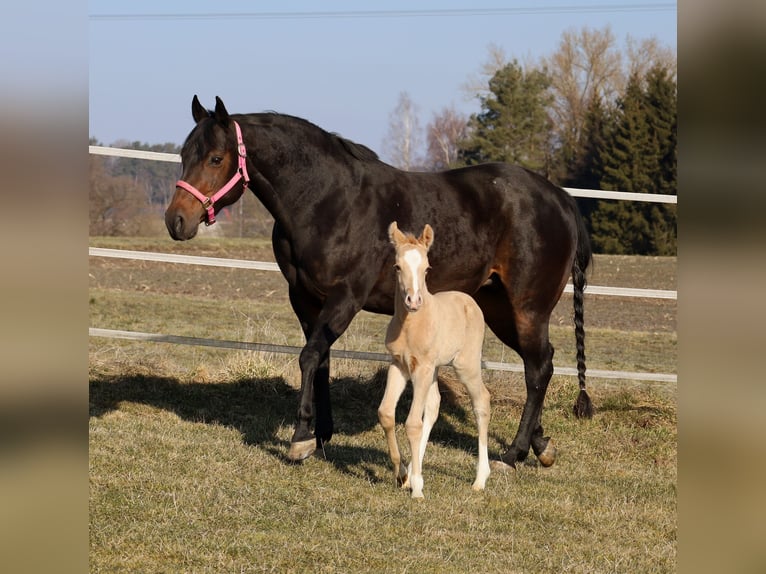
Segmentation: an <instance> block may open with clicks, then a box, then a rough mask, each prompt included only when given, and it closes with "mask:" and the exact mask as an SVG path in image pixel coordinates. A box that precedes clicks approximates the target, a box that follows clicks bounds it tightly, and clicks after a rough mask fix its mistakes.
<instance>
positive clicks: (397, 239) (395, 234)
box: [388, 221, 404, 245]
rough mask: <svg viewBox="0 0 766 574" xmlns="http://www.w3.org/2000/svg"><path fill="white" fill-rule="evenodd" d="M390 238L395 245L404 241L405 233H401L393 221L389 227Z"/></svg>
mask: <svg viewBox="0 0 766 574" xmlns="http://www.w3.org/2000/svg"><path fill="white" fill-rule="evenodd" d="M388 238H389V239H390V240H391V243H393V244H394V245H396V244H397V243H401V242H402V241H404V233H402V232H401V231H399V226H398V225H397V224H396V221H392V222H391V225H389V226H388Z"/></svg>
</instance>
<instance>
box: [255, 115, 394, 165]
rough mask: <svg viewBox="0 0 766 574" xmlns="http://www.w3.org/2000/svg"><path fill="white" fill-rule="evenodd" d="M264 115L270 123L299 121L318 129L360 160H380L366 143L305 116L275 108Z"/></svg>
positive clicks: (309, 127) (300, 123)
mask: <svg viewBox="0 0 766 574" xmlns="http://www.w3.org/2000/svg"><path fill="white" fill-rule="evenodd" d="M263 115H264V116H265V117H266V118H268V119H269V123H274V120H276V121H280V120H281V121H285V122H291V123H297V124H299V125H302V126H303V127H304V128H308V129H309V130H312V131H316V132H318V133H320V134H322V136H323V137H325V138H327V139H328V140H329V141H330V142H332V143H335V144H337V145H338V146H339V147H340V148H341V149H343V150H344V151H345V152H346V153H348V154H349V155H351V157H353V158H355V159H358V160H359V161H380V158H379V157H378V154H376V153H375V152H374V151H372V150H371V149H370V148H368V147H367V146H366V145H362V144H360V143H356V142H354V141H351V140H350V139H347V138H344V137H342V136H341V135H339V134H337V133H335V132H328V131H327V130H325V129H323V128H321V127H319V126H318V125H316V124H314V123H312V122H310V121H309V120H306V119H304V118H299V117H298V116H291V115H289V114H281V113H279V112H275V111H273V110H269V111H266V112H264V114H263Z"/></svg>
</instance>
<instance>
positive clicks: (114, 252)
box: [88, 247, 678, 299]
mask: <svg viewBox="0 0 766 574" xmlns="http://www.w3.org/2000/svg"><path fill="white" fill-rule="evenodd" d="M88 255H90V256H92V257H115V258H118V259H136V260H140V261H161V262H164V263H181V264H186V265H209V266H213V267H230V268H235V269H255V270H258V271H279V266H277V264H276V263H272V262H270V261H250V260H248V259H223V258H221V257H199V256H196V255H176V254H172V253H157V252H153V251H131V250H129V249H106V248H103V247H89V248H88ZM573 290H574V289H573V287H572V285H571V284H568V285H567V286H566V287H564V292H565V293H572V292H573ZM586 292H587V293H588V294H589V295H609V296H613V297H643V298H647V299H676V298H677V297H678V292H677V291H669V290H663V289H635V288H631V287H600V286H598V285H588V287H587V290H586Z"/></svg>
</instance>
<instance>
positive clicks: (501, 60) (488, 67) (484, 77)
mask: <svg viewBox="0 0 766 574" xmlns="http://www.w3.org/2000/svg"><path fill="white" fill-rule="evenodd" d="M487 52H488V54H487V61H486V62H484V63H483V64H482V65H481V70H480V71H479V73H478V74H477V75H472V76H470V77H469V78H468V80H466V81H465V82H464V83H463V84H462V86H461V90H462V91H463V94H464V96H465V99H466V100H467V101H468V100H473V99H474V98H481V96H483V95H487V94H488V93H489V80H490V79H491V78H493V77H494V75H495V74H496V73H497V72H498V71H499V70H502V69H503V68H505V66H507V65H508V64H509V63H510V60H509V59H508V57H507V56H506V55H505V52H504V51H503V49H502V48H501V47H500V46H498V45H497V44H494V43H493V44H490V45H489V46H488V47H487Z"/></svg>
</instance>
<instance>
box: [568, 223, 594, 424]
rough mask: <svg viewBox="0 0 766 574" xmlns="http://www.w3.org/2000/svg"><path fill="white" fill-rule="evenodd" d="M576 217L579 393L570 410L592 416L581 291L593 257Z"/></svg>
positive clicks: (574, 274)
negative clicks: (586, 370) (586, 384)
mask: <svg viewBox="0 0 766 574" xmlns="http://www.w3.org/2000/svg"><path fill="white" fill-rule="evenodd" d="M576 218H577V252H576V254H575V260H574V263H573V264H572V284H573V285H574V324H575V341H576V347H577V379H578V381H579V383H580V393H579V394H578V395H577V401H576V402H575V404H574V408H573V409H572V411H573V412H574V415H575V416H576V417H577V418H591V417H592V416H593V403H592V402H591V400H590V397H589V396H588V393H587V391H586V390H585V323H584V320H583V315H584V305H583V292H584V291H585V286H586V283H587V281H586V279H585V270H586V269H587V268H588V265H589V264H590V262H591V259H592V258H593V254H592V251H591V246H590V238H589V237H588V231H587V230H586V229H585V222H584V221H583V218H582V216H581V215H580V212H579V211H577V212H576Z"/></svg>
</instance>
